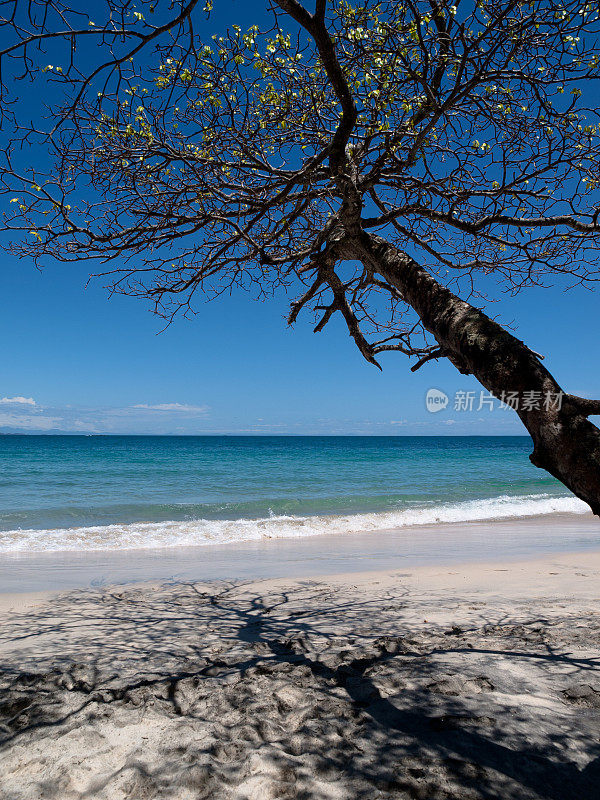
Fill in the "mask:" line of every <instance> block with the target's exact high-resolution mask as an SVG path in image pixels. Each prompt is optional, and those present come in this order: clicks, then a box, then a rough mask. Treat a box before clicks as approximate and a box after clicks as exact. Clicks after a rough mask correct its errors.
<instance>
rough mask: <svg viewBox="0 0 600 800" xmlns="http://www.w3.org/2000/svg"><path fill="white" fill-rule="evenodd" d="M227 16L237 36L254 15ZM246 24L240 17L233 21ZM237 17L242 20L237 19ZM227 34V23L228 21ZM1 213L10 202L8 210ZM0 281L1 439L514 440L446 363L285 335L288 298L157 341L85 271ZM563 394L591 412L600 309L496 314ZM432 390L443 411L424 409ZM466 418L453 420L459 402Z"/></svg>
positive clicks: (241, 307)
mask: <svg viewBox="0 0 600 800" xmlns="http://www.w3.org/2000/svg"><path fill="white" fill-rule="evenodd" d="M215 5H217V6H218V8H222V9H224V10H223V11H222V12H221V14H220V16H217V17H216V18H215V20H214V21H213V26H214V27H215V28H217V29H218V28H219V27H222V21H223V19H224V18H225V17H226V15H227V14H229V13H230V9H231V7H232V6H233V7H234V8H235V9H236V20H238V21H239V22H240V24H246V23H247V22H249V19H248V7H247V6H244V5H243V4H240V3H221V4H220V5H219V4H217V3H216V4H215ZM244 9H245V11H246V13H245V14H244V13H242V12H243V10H244ZM244 17H245V18H244ZM229 19H231V17H229ZM6 202H8V201H7V200H6ZM0 257H1V258H2V268H1V270H0V297H1V298H2V314H1V316H0V342H1V344H2V355H1V359H0V431H2V430H15V429H19V430H28V431H54V430H61V431H75V432H76V431H81V432H97V433H162V434H168V433H173V434H203V433H239V434H379V435H389V434H397V435H423V434H522V433H524V432H525V431H524V428H523V427H522V425H521V423H520V421H519V420H518V418H517V417H516V415H515V414H514V413H513V412H511V411H501V410H499V409H498V408H495V410H494V411H493V412H490V411H488V410H487V409H486V410H483V411H479V412H478V411H477V405H478V400H479V392H480V389H481V387H480V386H479V384H478V383H477V382H476V381H475V380H473V379H471V378H468V377H465V376H462V375H459V374H458V373H457V372H456V370H455V369H454V368H453V367H452V366H451V365H450V364H449V363H447V362H439V363H435V362H434V363H431V364H429V365H426V366H425V367H423V368H422V369H421V370H419V371H418V372H417V373H414V374H413V373H411V372H410V370H409V366H410V364H409V361H408V360H407V359H406V358H404V357H403V356H400V355H397V354H388V355H387V356H384V357H383V358H382V364H383V367H384V370H383V372H382V373H380V372H379V371H378V370H376V369H375V368H374V367H372V366H370V365H368V364H367V363H366V362H365V361H364V360H363V359H362V357H361V356H360V354H359V353H358V351H357V350H356V348H355V346H354V345H353V343H352V342H351V340H350V339H349V337H348V334H347V332H346V331H345V329H344V328H343V327H342V324H341V323H340V322H339V321H338V320H335V321H333V322H332V323H331V324H330V325H328V326H327V328H326V329H325V331H323V332H322V333H320V334H317V335H315V334H313V333H312V329H311V325H310V322H311V320H310V318H307V317H305V318H302V317H301V318H300V320H299V321H298V322H297V323H296V326H295V328H294V329H290V328H288V327H287V326H286V323H285V316H286V314H287V311H288V306H289V299H288V298H286V297H285V296H282V295H280V296H278V297H277V298H275V299H274V300H273V301H270V302H260V303H259V302H256V301H254V300H253V299H252V298H251V297H249V296H248V295H245V294H243V293H242V292H239V293H237V294H235V295H234V296H232V297H223V298H221V299H220V300H217V301H214V302H211V303H210V304H207V305H203V306H202V305H201V306H198V307H197V309H196V310H197V311H198V314H197V316H196V317H195V318H193V319H191V320H183V319H178V320H176V321H175V322H174V324H173V325H172V326H171V327H170V328H169V329H168V330H166V331H165V332H163V333H160V334H159V331H160V329H161V327H162V326H161V321H160V320H159V319H157V318H156V317H154V316H153V315H152V314H151V313H150V312H149V311H148V309H147V307H146V306H145V305H144V303H143V302H142V301H138V300H135V299H132V298H123V297H112V298H110V299H109V298H108V296H107V293H106V291H105V290H104V288H103V286H102V282H101V281H94V282H92V283H91V284H90V285H89V286H87V288H86V281H87V277H88V267H87V266H86V265H85V264H81V265H74V264H71V265H61V264H51V263H50V264H48V266H47V267H46V268H45V269H44V271H43V272H39V271H38V270H37V269H36V268H35V267H34V266H33V264H32V263H30V262H28V261H27V260H17V259H15V258H12V257H10V256H8V255H6V254H4V255H1V256H0ZM492 310H493V313H494V315H497V317H498V319H499V321H501V322H504V323H512V322H514V323H516V325H515V329H516V332H517V335H518V336H519V337H520V338H522V339H523V340H524V341H525V342H527V344H528V345H529V346H530V347H531V348H532V349H534V350H536V351H537V352H540V353H543V354H545V355H546V361H545V363H546V365H547V366H548V368H549V369H550V370H551V371H552V372H553V374H554V375H555V376H556V378H557V379H558V381H559V382H560V383H561V384H562V385H563V388H564V389H565V390H566V391H569V392H572V393H574V394H581V395H584V396H589V397H600V377H599V375H598V369H597V364H598V355H599V344H598V343H599V341H600V336H599V334H600V322H599V315H598V298H597V296H596V295H595V294H592V293H591V292H589V291H586V290H584V289H581V288H579V289H574V290H572V291H570V292H568V293H564V292H563V291H562V290H561V288H560V287H557V288H554V289H531V290H527V291H525V292H523V293H522V294H521V295H520V296H518V297H516V298H510V297H507V296H505V297H503V299H502V300H501V301H500V302H499V303H497V304H495V306H493V309H492ZM431 387H435V388H438V389H440V390H443V391H445V392H446V393H447V394H448V395H449V397H450V402H449V404H448V407H447V408H446V409H445V410H443V411H441V412H440V413H438V414H430V413H429V412H428V411H427V410H426V407H425V393H426V391H427V390H428V389H429V388H431ZM461 390H462V391H473V392H475V402H474V411H473V412H472V413H469V412H465V411H460V412H459V411H455V410H454V408H453V397H454V394H455V392H457V391H461Z"/></svg>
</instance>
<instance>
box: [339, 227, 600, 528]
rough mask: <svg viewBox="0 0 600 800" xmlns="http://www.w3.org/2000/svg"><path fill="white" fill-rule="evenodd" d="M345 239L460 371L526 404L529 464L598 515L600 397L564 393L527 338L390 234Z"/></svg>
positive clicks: (519, 411)
mask: <svg viewBox="0 0 600 800" xmlns="http://www.w3.org/2000/svg"><path fill="white" fill-rule="evenodd" d="M347 244H350V247H349V248H348V250H351V251H352V253H353V255H352V257H353V258H358V259H359V260H360V261H361V262H362V263H363V264H364V265H365V267H367V269H369V270H371V271H372V272H373V274H377V273H378V274H379V275H381V276H382V277H383V278H384V279H385V280H386V281H387V282H388V283H389V284H390V285H392V286H394V287H395V288H396V289H397V290H398V291H399V292H400V294H401V295H402V297H403V298H404V300H405V301H406V302H407V303H409V304H410V305H411V306H412V308H413V309H414V310H415V311H416V313H417V314H418V315H419V317H420V318H421V321H422V322H423V325H424V327H425V328H426V329H427V330H428V331H429V332H430V333H432V334H433V336H434V337H435V338H436V340H437V342H438V344H439V346H440V348H441V350H442V353H443V355H445V356H446V357H447V358H449V359H450V361H451V362H452V363H453V364H454V365H455V366H456V367H457V368H458V369H459V370H460V372H462V373H464V374H471V375H474V376H475V377H476V378H477V380H478V381H479V382H480V383H481V384H482V385H483V386H484V387H485V388H486V389H487V390H488V391H489V392H491V393H492V394H493V395H494V396H495V397H497V398H501V395H502V393H503V392H505V393H508V392H517V393H518V396H519V398H520V399H521V402H520V403H519V407H518V409H515V410H516V411H517V414H518V415H519V417H520V418H521V420H522V422H523V424H524V425H525V427H526V428H527V430H528V431H529V433H530V434H531V438H532V439H533V443H534V449H533V453H532V454H531V456H530V459H531V462H532V463H533V464H534V465H535V466H536V467H540V468H542V469H545V470H547V471H548V472H549V473H550V474H551V475H554V477H555V478H558V480H559V481H561V482H562V483H564V484H565V486H567V487H568V488H569V489H570V490H571V491H572V492H573V493H574V494H575V495H577V497H580V498H581V499H582V500H584V501H585V502H586V503H588V504H589V505H590V507H591V509H592V511H593V512H594V514H597V515H599V516H600V430H599V429H598V428H597V427H596V426H595V425H593V424H592V423H591V422H590V421H589V420H588V419H587V417H588V415H589V414H591V413H596V414H599V413H600V401H595V400H586V399H583V398H578V397H574V396H573V395H569V394H562V389H561V387H560V386H559V385H558V383H557V382H556V380H555V379H554V378H553V377H552V375H551V374H550V373H549V372H548V370H547V369H546V368H545V367H544V366H543V365H542V363H541V361H540V359H539V358H538V357H537V355H536V354H535V353H533V352H532V351H531V350H530V349H529V348H528V347H527V346H526V345H525V344H523V342H521V341H520V340H519V339H517V338H516V337H515V336H512V334H510V333H509V332H508V331H506V330H504V328H502V327H501V326H500V325H498V323H496V322H494V321H493V320H491V319H490V318H489V317H487V316H486V315H485V314H484V313H483V312H482V311H480V310H479V309H477V308H474V307H473V306H472V305H470V304H469V303H466V302H465V301H464V300H461V299H460V298H458V297H457V296H456V295H454V294H453V293H452V292H451V291H450V290H449V289H447V288H445V287H444V286H442V285H441V284H439V283H438V282H437V281H436V280H435V278H434V277H433V276H432V275H430V274H429V273H428V272H427V271H426V270H425V269H423V268H422V267H421V266H419V265H418V264H417V263H416V262H415V261H414V260H413V259H412V258H410V256H408V255H407V254H406V253H403V252H402V251H401V250H398V249H397V248H396V247H394V246H393V245H391V244H389V243H388V242H386V241H385V240H384V239H381V238H380V237H378V236H373V235H369V234H366V233H364V234H362V235H361V236H360V238H359V239H353V241H352V242H351V243H347ZM344 249H346V247H345V248H344ZM525 392H539V393H540V394H539V397H540V398H546V397H547V396H548V394H550V395H551V396H554V397H556V396H559V397H560V398H561V400H562V403H553V404H551V406H550V407H549V408H546V407H545V405H544V402H541V403H540V408H524V407H523V402H522V398H523V393H525ZM559 405H560V407H558V406H559Z"/></svg>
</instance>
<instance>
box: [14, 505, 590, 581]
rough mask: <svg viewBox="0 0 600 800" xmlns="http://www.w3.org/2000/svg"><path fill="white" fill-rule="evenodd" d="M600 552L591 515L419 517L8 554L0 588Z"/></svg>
mask: <svg viewBox="0 0 600 800" xmlns="http://www.w3.org/2000/svg"><path fill="white" fill-rule="evenodd" d="M589 550H600V522H599V521H598V519H597V518H595V517H593V516H592V515H591V514H551V515H546V516H540V517H524V518H519V519H510V520H498V521H486V522H460V523H443V524H438V525H416V526H411V527H406V528H400V529H396V530H388V531H373V532H371V533H349V534H335V535H319V536H310V537H304V538H295V539H292V538H290V539H263V540H261V541H256V542H239V543H236V544H220V545H205V546H200V547H166V548H157V549H135V550H117V551H88V552H47V553H40V552H36V553H31V554H28V553H15V554H2V555H0V595H1V594H6V593H21V592H39V591H61V590H64V589H72V588H78V587H89V586H108V585H113V584H117V583H131V582H140V581H149V580H150V581H167V580H172V581H176V580H196V581H213V580H225V579H226V580H248V579H255V578H301V577H309V576H317V575H331V574H335V573H345V572H362V571H364V570H381V569H403V568H406V567H416V566H427V565H434V564H450V563H471V562H484V561H494V560H497V559H499V560H503V561H507V560H516V559H522V558H535V557H538V556H543V555H546V554H550V553H561V552H579V551H580V552H587V551H589Z"/></svg>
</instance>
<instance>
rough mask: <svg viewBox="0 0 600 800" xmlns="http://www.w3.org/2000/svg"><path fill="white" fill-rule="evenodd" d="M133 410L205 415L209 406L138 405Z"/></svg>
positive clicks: (176, 404)
mask: <svg viewBox="0 0 600 800" xmlns="http://www.w3.org/2000/svg"><path fill="white" fill-rule="evenodd" d="M131 408H138V409H143V410H145V411H176V412H184V413H186V414H205V413H206V412H207V411H208V406H188V405H185V403H158V404H157V405H148V403H137V404H136V405H134V406H131Z"/></svg>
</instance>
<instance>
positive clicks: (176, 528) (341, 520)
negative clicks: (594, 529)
mask: <svg viewBox="0 0 600 800" xmlns="http://www.w3.org/2000/svg"><path fill="white" fill-rule="evenodd" d="M586 512H589V507H588V506H587V505H586V504H585V503H583V502H582V501H581V500H578V499H577V498H575V497H553V496H550V495H548V494H530V495H522V496H516V497H515V496H512V497H511V496H509V495H501V496H499V497H492V498H487V499H481V500H469V501H463V502H458V503H445V504H440V505H435V506H427V507H418V508H417V507H411V508H402V509H398V510H394V511H383V512H377V513H369V514H349V515H330V516H328V515H320V516H305V517H303V516H275V515H274V516H270V517H268V518H261V519H234V520H208V519H196V520H186V521H173V522H133V523H127V524H113V525H101V526H90V527H79V528H56V529H45V530H33V529H29V530H26V529H19V530H11V531H0V553H18V552H32V551H33V552H49V551H65V550H67V551H89V550H136V549H143V548H163V547H190V546H198V545H209V544H231V543H234V542H244V541H260V540H264V539H285V538H293V537H304V536H317V535H320V534H344V533H368V532H369V531H377V530H387V529H393V528H405V527H408V526H414V525H431V524H437V523H444V522H475V521H481V520H493V519H510V518H517V517H529V516H536V515H543V514H554V513H567V514H583V513H586Z"/></svg>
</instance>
